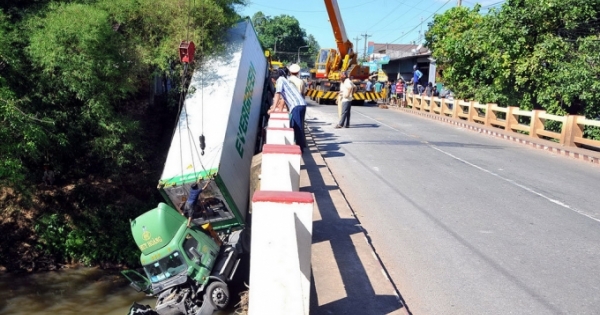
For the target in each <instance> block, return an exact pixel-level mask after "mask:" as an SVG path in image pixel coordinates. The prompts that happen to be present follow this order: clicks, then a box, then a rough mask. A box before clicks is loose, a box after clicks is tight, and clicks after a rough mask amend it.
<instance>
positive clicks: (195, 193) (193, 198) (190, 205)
mask: <svg viewBox="0 0 600 315" xmlns="http://www.w3.org/2000/svg"><path fill="white" fill-rule="evenodd" d="M210 181H212V178H210V179H209V180H207V181H206V183H205V184H204V187H202V188H198V183H193V184H192V186H191V187H190V195H189V196H188V199H187V200H186V202H185V204H183V211H182V212H181V214H183V216H185V217H187V219H188V221H187V227H190V226H191V225H192V219H193V218H194V213H195V212H196V207H197V205H198V198H199V197H200V194H201V193H202V191H203V190H205V189H206V187H208V185H209V184H210Z"/></svg>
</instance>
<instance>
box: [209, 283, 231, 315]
mask: <svg viewBox="0 0 600 315" xmlns="http://www.w3.org/2000/svg"><path fill="white" fill-rule="evenodd" d="M206 298H208V301H209V302H210V304H211V305H212V306H213V307H214V308H215V309H217V310H222V309H224V308H225V307H227V304H228V303H229V288H228V287H227V285H226V284H225V283H223V282H221V281H214V282H212V283H211V284H209V285H208V288H207V289H206Z"/></svg>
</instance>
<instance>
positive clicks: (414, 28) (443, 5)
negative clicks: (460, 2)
mask: <svg viewBox="0 0 600 315" xmlns="http://www.w3.org/2000/svg"><path fill="white" fill-rule="evenodd" d="M450 1H452V0H448V1H446V2H445V3H444V4H442V6H441V7H439V8H438V9H437V10H435V12H433V14H431V15H430V16H428V17H427V18H426V19H424V20H423V21H422V22H421V23H419V24H418V25H417V26H415V27H413V28H412V29H411V30H410V31H408V32H406V33H404V35H401V36H400V37H398V38H396V39H394V40H393V41H391V42H390V44H392V43H394V42H396V41H398V40H399V39H401V38H402V37H404V36H406V35H408V34H409V33H410V32H412V31H414V30H416V29H417V27H419V26H421V25H422V24H423V23H425V21H427V20H429V19H430V18H431V17H432V16H434V15H435V14H436V13H437V12H438V11H439V10H441V9H442V8H443V7H445V6H446V5H447V4H448V3H450Z"/></svg>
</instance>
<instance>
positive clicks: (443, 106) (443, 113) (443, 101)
mask: <svg viewBox="0 0 600 315" xmlns="http://www.w3.org/2000/svg"><path fill="white" fill-rule="evenodd" d="M446 108H448V106H447V105H446V98H445V97H444V98H440V116H446Z"/></svg>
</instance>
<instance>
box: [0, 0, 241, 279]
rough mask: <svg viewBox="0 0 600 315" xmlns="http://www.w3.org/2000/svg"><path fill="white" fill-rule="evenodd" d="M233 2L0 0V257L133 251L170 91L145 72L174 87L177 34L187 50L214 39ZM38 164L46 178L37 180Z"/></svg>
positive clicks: (166, 128)
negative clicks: (50, 175)
mask: <svg viewBox="0 0 600 315" xmlns="http://www.w3.org/2000/svg"><path fill="white" fill-rule="evenodd" d="M9 2H10V1H9ZM236 5H243V0H198V1H194V2H190V1H185V0H95V1H94V0H80V1H68V0H63V1H59V0H55V1H52V0H23V1H12V3H6V2H3V4H1V5H0V138H1V139H2V141H1V142H0V189H1V190H0V208H1V209H2V221H0V223H1V224H2V225H0V234H2V235H3V237H2V238H0V242H1V245H2V246H1V248H2V252H0V266H8V268H19V267H22V266H23V264H20V265H19V262H18V261H19V260H23V259H24V256H26V255H29V256H30V258H31V259H34V258H37V259H38V260H39V259H40V257H46V258H47V259H48V260H53V261H58V262H65V261H82V262H85V263H90V264H91V263H98V262H105V261H110V262H113V263H121V262H134V261H135V257H136V255H137V254H138V253H139V252H138V251H137V250H136V247H135V244H134V242H133V239H132V238H131V237H130V233H129V219H131V218H133V217H135V216H136V215H138V214H140V213H142V212H144V211H146V210H148V209H149V208H150V207H153V206H155V205H156V202H158V200H159V197H158V196H156V195H157V194H156V189H155V187H156V183H157V180H158V176H159V175H160V174H159V172H160V171H161V166H162V163H163V162H164V158H165V154H166V148H167V147H168V142H169V140H170V139H169V138H170V135H171V130H172V128H173V123H174V121H175V119H174V117H175V114H176V110H177V108H176V103H177V99H178V97H177V95H178V93H179V92H178V90H177V88H176V89H173V90H172V91H171V94H167V95H163V96H162V97H155V96H154V91H153V85H154V78H156V77H159V78H162V79H163V82H166V81H167V80H168V81H171V82H172V85H173V86H175V87H177V83H178V82H179V79H178V78H179V77H180V75H181V72H182V71H181V65H180V64H179V60H178V59H179V58H178V56H177V53H178V51H177V48H178V46H179V42H180V41H181V40H185V39H189V40H193V41H194V42H195V43H196V47H197V48H196V51H197V53H196V56H197V57H196V60H201V59H202V56H203V55H206V54H210V53H211V52H213V51H215V50H218V49H221V47H220V45H221V43H222V38H221V36H222V35H223V34H224V32H223V30H224V29H226V28H228V27H230V26H231V25H232V24H233V23H234V22H236V21H237V20H238V19H239V15H238V14H237V13H236V10H235V8H236ZM44 166H46V167H47V168H51V169H53V170H54V172H55V174H56V175H55V177H56V180H55V185H54V186H51V187H48V186H42V185H40V182H41V178H42V175H43V172H44ZM28 229H31V230H28ZM9 231H10V232H11V233H9ZM31 234H34V235H35V236H34V237H31ZM19 256H20V257H19Z"/></svg>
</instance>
